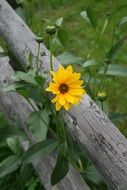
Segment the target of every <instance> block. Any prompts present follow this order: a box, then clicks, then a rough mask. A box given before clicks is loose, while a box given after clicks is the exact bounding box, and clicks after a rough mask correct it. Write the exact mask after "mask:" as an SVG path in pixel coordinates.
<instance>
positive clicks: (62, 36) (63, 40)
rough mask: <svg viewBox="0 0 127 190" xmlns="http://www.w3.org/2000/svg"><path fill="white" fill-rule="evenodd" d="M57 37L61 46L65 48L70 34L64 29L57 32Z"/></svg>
mask: <svg viewBox="0 0 127 190" xmlns="http://www.w3.org/2000/svg"><path fill="white" fill-rule="evenodd" d="M57 36H58V39H59V41H60V42H61V44H62V45H63V46H64V47H65V46H66V45H67V42H68V34H67V32H66V31H65V30H64V29H61V28H60V29H59V30H58V32H57Z"/></svg>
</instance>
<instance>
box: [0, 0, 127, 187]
mask: <svg viewBox="0 0 127 190" xmlns="http://www.w3.org/2000/svg"><path fill="white" fill-rule="evenodd" d="M0 35H1V36H2V37H3V38H4V39H5V40H6V42H7V43H8V44H9V46H10V48H11V50H12V52H13V53H14V54H15V56H16V57H17V58H18V60H19V61H20V62H21V64H22V65H23V66H24V67H25V66H26V65H27V59H28V55H29V52H30V51H31V52H32V53H33V55H36V52H37V43H36V41H35V36H34V34H33V33H32V32H31V31H30V29H29V28H28V27H27V26H26V25H25V23H24V22H23V21H22V20H21V19H20V18H19V17H18V16H17V15H16V14H15V12H14V11H13V10H12V9H11V7H10V6H9V5H7V3H6V2H5V0H0ZM43 52H45V55H44V53H43ZM42 54H43V56H42ZM40 63H41V65H42V71H49V52H48V50H47V49H46V48H45V47H44V46H43V45H42V46H41V51H40ZM53 65H54V68H55V69H57V68H58V67H59V63H58V61H57V60H56V59H55V58H54V61H53ZM68 113H69V115H68V114H67V117H66V118H67V121H69V127H68V130H69V131H70V133H71V134H73V136H74V137H75V138H76V140H77V141H78V142H79V143H80V144H81V145H82V146H83V147H84V149H85V150H86V151H87V153H88V155H89V156H90V158H91V159H92V160H93V162H94V164H95V165H96V167H97V168H98V169H99V170H100V172H101V173H102V175H103V176H104V178H105V181H106V183H107V185H108V187H109V188H110V189H113V190H114V189H115V190H126V189H127V140H126V138H125V137H124V136H123V135H122V134H121V133H120V132H119V130H118V129H117V128H116V127H115V126H114V125H113V124H112V123H111V121H110V120H109V119H108V118H107V116H106V115H105V114H104V113H103V112H102V111H101V110H100V109H99V108H98V106H97V105H96V104H95V103H94V102H93V101H92V100H91V99H90V97H89V96H88V95H85V96H84V99H83V100H82V102H81V103H80V104H79V105H78V106H76V107H73V108H72V110H71V111H70V112H68Z"/></svg>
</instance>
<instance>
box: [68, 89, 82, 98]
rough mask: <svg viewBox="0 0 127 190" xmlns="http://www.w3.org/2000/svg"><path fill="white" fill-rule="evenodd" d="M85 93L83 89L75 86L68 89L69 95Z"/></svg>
mask: <svg viewBox="0 0 127 190" xmlns="http://www.w3.org/2000/svg"><path fill="white" fill-rule="evenodd" d="M84 93H85V90H84V89H81V88H77V89H70V90H69V94H71V95H76V96H81V95H83V94H84Z"/></svg>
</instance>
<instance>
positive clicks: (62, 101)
mask: <svg viewBox="0 0 127 190" xmlns="http://www.w3.org/2000/svg"><path fill="white" fill-rule="evenodd" d="M59 103H60V104H61V105H62V106H63V105H64V104H65V103H66V100H65V97H64V94H59Z"/></svg>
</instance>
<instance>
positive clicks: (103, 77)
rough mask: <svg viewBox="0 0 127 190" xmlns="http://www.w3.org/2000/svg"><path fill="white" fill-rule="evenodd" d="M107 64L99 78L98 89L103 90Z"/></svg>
mask: <svg viewBox="0 0 127 190" xmlns="http://www.w3.org/2000/svg"><path fill="white" fill-rule="evenodd" d="M108 66H109V64H107V65H106V66H105V69H104V72H103V76H102V79H101V82H100V86H99V88H98V91H102V90H103V86H104V82H105V78H106V73H107V70H108Z"/></svg>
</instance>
